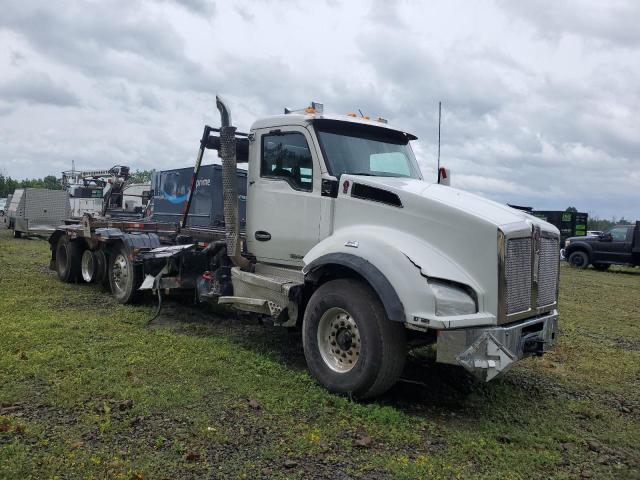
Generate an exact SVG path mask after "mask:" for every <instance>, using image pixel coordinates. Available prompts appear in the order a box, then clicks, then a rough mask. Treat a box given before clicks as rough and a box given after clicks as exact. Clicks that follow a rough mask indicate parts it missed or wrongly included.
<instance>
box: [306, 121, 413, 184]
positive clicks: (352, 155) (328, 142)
mask: <svg viewBox="0 0 640 480" xmlns="http://www.w3.org/2000/svg"><path fill="white" fill-rule="evenodd" d="M315 128H316V132H317V134H318V139H319V141H320V148H321V149H322V153H323V156H324V158H325V161H326V162H327V168H328V169H329V173H331V174H332V175H334V176H336V177H339V176H340V175H342V174H343V173H350V174H354V175H370V176H376V177H407V178H421V175H420V169H419V168H418V164H417V162H416V159H415V157H414V155H413V151H412V150H411V147H410V146H409V137H408V136H407V135H406V134H404V133H402V132H398V131H394V130H389V129H387V128H381V127H376V126H369V125H359V124H353V123H348V122H340V121H330V122H329V121H325V122H315Z"/></svg>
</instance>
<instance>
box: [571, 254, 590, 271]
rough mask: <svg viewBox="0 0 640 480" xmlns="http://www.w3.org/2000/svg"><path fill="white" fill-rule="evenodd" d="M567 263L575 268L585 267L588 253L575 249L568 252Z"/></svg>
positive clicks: (587, 261)
mask: <svg viewBox="0 0 640 480" xmlns="http://www.w3.org/2000/svg"><path fill="white" fill-rule="evenodd" d="M568 260H569V265H571V266H572V267H575V268H587V267H588V266H589V255H587V254H586V252H583V251H582V250H576V251H575V252H571V253H570V254H569V259H568Z"/></svg>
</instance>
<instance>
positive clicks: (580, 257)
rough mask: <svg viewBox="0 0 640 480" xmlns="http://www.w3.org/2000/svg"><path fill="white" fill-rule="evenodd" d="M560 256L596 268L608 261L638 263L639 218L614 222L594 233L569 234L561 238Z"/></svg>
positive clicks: (579, 265)
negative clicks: (570, 235) (621, 222)
mask: <svg viewBox="0 0 640 480" xmlns="http://www.w3.org/2000/svg"><path fill="white" fill-rule="evenodd" d="M564 256H565V258H566V259H567V261H568V262H569V264H570V265H572V266H574V267H577V268H587V267H588V266H589V265H590V264H591V265H593V267H594V268H595V269H597V270H606V269H608V268H609V266H610V265H632V266H636V267H637V266H640V222H636V224H635V225H616V226H615V227H613V228H611V229H609V230H607V231H606V232H603V233H601V234H600V235H598V236H597V237H571V238H568V239H567V240H566V241H565V244H564Z"/></svg>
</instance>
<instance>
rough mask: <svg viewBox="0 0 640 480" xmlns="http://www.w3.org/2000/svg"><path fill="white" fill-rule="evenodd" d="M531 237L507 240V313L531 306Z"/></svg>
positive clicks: (521, 310)
mask: <svg viewBox="0 0 640 480" xmlns="http://www.w3.org/2000/svg"><path fill="white" fill-rule="evenodd" d="M531 246H532V242H531V238H530V237H529V238H513V239H509V240H507V246H506V255H505V280H506V287H507V315H510V314H512V313H517V312H523V311H526V310H529V308H531Z"/></svg>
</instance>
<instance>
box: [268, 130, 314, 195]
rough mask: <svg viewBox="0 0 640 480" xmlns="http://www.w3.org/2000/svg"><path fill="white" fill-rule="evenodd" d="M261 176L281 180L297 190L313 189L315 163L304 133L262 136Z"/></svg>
mask: <svg viewBox="0 0 640 480" xmlns="http://www.w3.org/2000/svg"><path fill="white" fill-rule="evenodd" d="M260 176H262V177H267V178H281V179H283V180H285V181H287V182H288V183H289V185H291V187H293V188H295V189H296V190H305V191H308V192H310V191H311V190H312V189H313V161H312V159H311V151H310V150H309V145H308V144H307V140H306V138H304V135H303V134H302V133H298V132H289V133H278V134H268V135H263V136H262V163H261V165H260Z"/></svg>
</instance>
